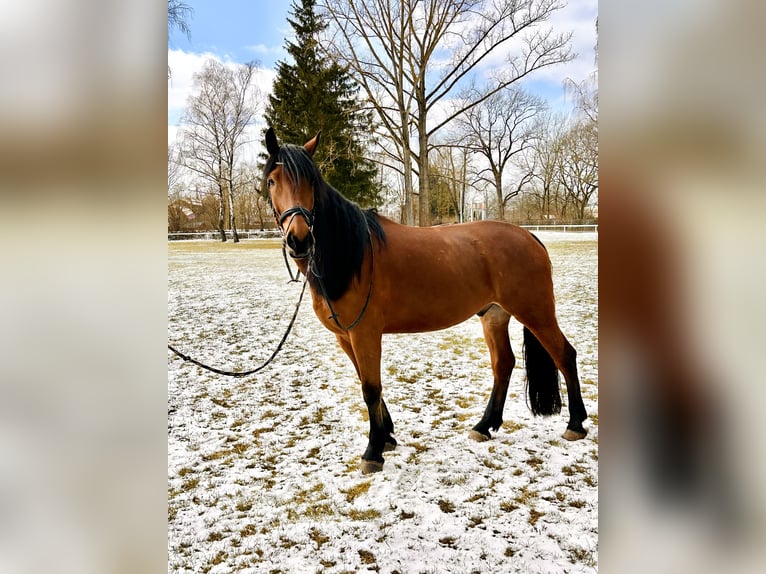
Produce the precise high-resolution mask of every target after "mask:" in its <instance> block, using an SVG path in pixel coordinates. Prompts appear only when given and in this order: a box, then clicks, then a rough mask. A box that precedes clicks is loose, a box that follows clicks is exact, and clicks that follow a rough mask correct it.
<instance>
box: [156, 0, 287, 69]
mask: <svg viewBox="0 0 766 574" xmlns="http://www.w3.org/2000/svg"><path fill="white" fill-rule="evenodd" d="M184 3H185V4H187V5H188V6H190V7H191V8H192V9H193V10H194V13H193V14H192V17H191V19H190V20H189V25H190V27H191V40H187V39H186V36H184V35H183V34H181V33H180V32H174V33H173V34H172V35H171V37H170V41H169V47H170V48H176V49H180V50H183V51H185V52H195V53H212V54H215V55H217V56H219V57H221V58H222V59H228V60H232V61H234V62H240V63H244V62H248V61H250V60H253V59H256V60H259V61H260V62H261V63H262V64H263V65H264V66H266V67H273V66H274V64H275V62H276V61H278V60H280V59H281V58H283V57H284V51H283V46H284V38H285V34H286V33H289V31H290V30H291V29H292V28H291V27H290V25H289V24H288V22H287V14H288V12H289V10H290V5H291V2H289V1H286V0H273V1H268V0H184Z"/></svg>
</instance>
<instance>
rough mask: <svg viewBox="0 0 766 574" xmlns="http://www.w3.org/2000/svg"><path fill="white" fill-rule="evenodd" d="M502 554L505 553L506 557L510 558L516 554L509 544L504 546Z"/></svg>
mask: <svg viewBox="0 0 766 574" xmlns="http://www.w3.org/2000/svg"><path fill="white" fill-rule="evenodd" d="M504 554H505V556H506V557H508V558H511V557H512V556H513V555H514V554H516V551H515V550H514V549H513V548H511V547H510V546H507V547H506V548H505V552H504Z"/></svg>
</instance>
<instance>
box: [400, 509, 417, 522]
mask: <svg viewBox="0 0 766 574" xmlns="http://www.w3.org/2000/svg"><path fill="white" fill-rule="evenodd" d="M411 518H415V513H414V512H408V511H406V510H402V511H401V512H400V513H399V520H410V519H411Z"/></svg>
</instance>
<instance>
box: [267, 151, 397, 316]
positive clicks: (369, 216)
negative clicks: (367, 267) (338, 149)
mask: <svg viewBox="0 0 766 574" xmlns="http://www.w3.org/2000/svg"><path fill="white" fill-rule="evenodd" d="M277 164H282V169H283V170H284V171H285V173H287V176H288V177H289V178H290V180H291V181H292V182H293V185H294V186H297V185H298V184H299V183H300V182H301V180H306V181H308V182H309V183H310V184H311V186H312V187H313V189H314V239H315V248H314V257H313V264H312V265H313V266H312V271H313V273H311V274H310V275H309V282H310V283H311V285H312V287H313V288H315V289H317V288H319V286H318V281H317V279H316V277H315V274H317V275H319V276H320V277H321V278H322V281H323V282H324V287H325V290H326V293H327V296H328V297H329V298H330V300H331V301H335V300H337V299H340V297H342V296H343V294H344V293H345V292H346V291H347V290H348V288H349V286H350V285H351V280H352V279H353V278H354V277H359V276H360V274H361V272H362V262H363V261H364V254H365V253H366V252H367V251H368V250H369V246H370V238H369V237H370V234H372V235H374V236H375V237H376V238H377V239H378V242H379V244H384V243H385V241H386V234H385V232H384V231H383V228H382V227H381V226H380V220H379V219H378V215H377V212H376V211H375V210H374V209H362V208H361V207H359V205H357V204H356V203H354V202H352V201H349V200H348V199H346V198H345V197H343V195H341V193H340V192H338V191H337V190H336V189H334V188H333V187H332V186H331V185H330V184H328V183H327V182H326V181H325V180H324V179H323V178H322V175H321V174H320V173H319V169H318V168H317V166H316V163H314V160H313V159H311V156H309V154H308V153H307V152H306V150H305V149H304V148H303V147H301V146H296V145H290V144H286V145H283V146H282V147H280V148H279V152H278V153H277V154H276V155H274V156H271V157H269V159H268V161H267V162H266V167H265V168H264V172H263V173H264V178H265V177H266V176H268V174H269V173H271V172H272V171H273V170H274V169H275V168H276V166H277ZM263 189H266V187H265V186H263Z"/></svg>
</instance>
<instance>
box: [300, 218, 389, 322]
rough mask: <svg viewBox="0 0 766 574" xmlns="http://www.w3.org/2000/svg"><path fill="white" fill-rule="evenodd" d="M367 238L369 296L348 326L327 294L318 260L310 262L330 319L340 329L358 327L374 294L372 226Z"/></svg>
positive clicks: (368, 230)
mask: <svg viewBox="0 0 766 574" xmlns="http://www.w3.org/2000/svg"><path fill="white" fill-rule="evenodd" d="M367 238H368V239H369V241H370V263H371V269H370V286H369V288H368V289H367V298H366V299H365V300H364V305H363V306H362V310H361V311H359V315H358V316H357V318H356V319H354V321H353V322H352V323H351V324H350V325H349V326H348V327H344V326H343V325H341V324H340V321H339V320H338V314H337V313H336V312H335V309H333V306H332V302H331V301H330V297H328V296H327V289H325V286H324V281H322V276H321V275H319V273H317V270H316V262H315V261H314V260H313V258H312V260H311V263H310V264H309V270H310V271H311V274H312V275H313V276H314V277H316V278H317V282H318V283H319V288H320V289H321V291H322V298H323V299H324V300H325V302H326V303H327V306H328V307H329V308H330V316H329V317H328V319H332V320H333V321H334V322H335V324H336V325H337V326H338V329H340V330H341V331H350V330H351V329H353V328H354V327H356V326H357V325H358V324H359V322H360V321H361V320H362V317H364V314H365V313H366V312H367V306H368V305H369V304H370V297H371V296H372V285H373V280H374V278H375V246H374V245H373V243H372V233H371V232H370V226H369V225H368V226H367Z"/></svg>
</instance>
